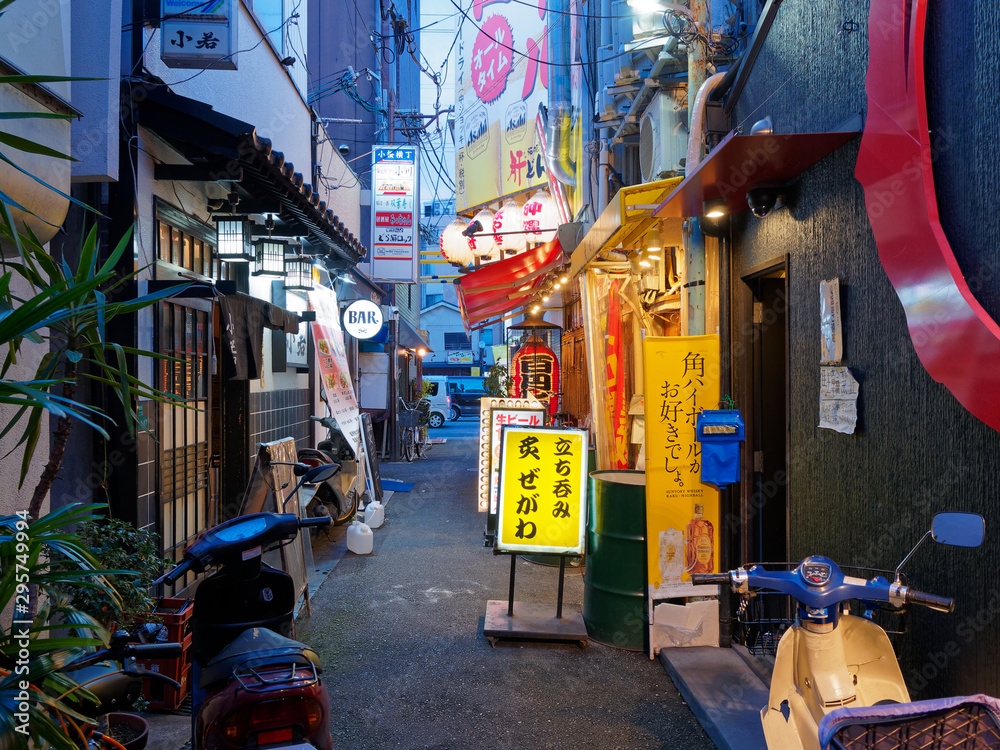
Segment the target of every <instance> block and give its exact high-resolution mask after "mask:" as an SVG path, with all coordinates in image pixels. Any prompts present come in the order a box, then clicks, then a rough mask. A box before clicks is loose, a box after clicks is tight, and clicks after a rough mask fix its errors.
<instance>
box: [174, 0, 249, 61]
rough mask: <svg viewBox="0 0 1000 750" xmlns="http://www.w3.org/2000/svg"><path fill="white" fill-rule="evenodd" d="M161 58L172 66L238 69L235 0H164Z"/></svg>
mask: <svg viewBox="0 0 1000 750" xmlns="http://www.w3.org/2000/svg"><path fill="white" fill-rule="evenodd" d="M160 18H161V22H160V59H161V60H162V61H163V64H164V65H166V66H167V67H168V68H212V69H213V70H236V60H235V57H234V55H235V53H236V26H237V19H236V18H235V17H234V14H233V0H207V2H206V1H204V0H203V1H202V2H199V0H160Z"/></svg>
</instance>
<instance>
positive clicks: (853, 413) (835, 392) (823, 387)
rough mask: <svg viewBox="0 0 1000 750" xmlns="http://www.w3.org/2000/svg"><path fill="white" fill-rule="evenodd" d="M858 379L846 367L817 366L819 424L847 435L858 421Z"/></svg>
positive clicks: (851, 432) (852, 430)
mask: <svg viewBox="0 0 1000 750" xmlns="http://www.w3.org/2000/svg"><path fill="white" fill-rule="evenodd" d="M858 391H859V385H858V381H857V380H855V379H854V376H853V375H851V371H850V370H848V369H847V368H846V367H828V366H823V367H820V368H819V426H820V427H825V428H826V429H828V430H836V431H837V432H843V433H845V434H847V435H851V434H853V433H854V428H855V426H856V425H857V423H858Z"/></svg>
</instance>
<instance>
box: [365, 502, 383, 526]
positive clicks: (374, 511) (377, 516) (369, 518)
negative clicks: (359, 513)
mask: <svg viewBox="0 0 1000 750" xmlns="http://www.w3.org/2000/svg"><path fill="white" fill-rule="evenodd" d="M384 521H385V506H384V505H382V503H380V502H379V501H378V500H372V501H371V502H370V503H368V505H367V506H366V507H365V523H366V524H368V525H369V526H370V527H371V528H373V529H377V528H378V527H379V526H381V525H382V523H383V522H384Z"/></svg>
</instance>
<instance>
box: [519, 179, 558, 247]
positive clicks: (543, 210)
mask: <svg viewBox="0 0 1000 750" xmlns="http://www.w3.org/2000/svg"><path fill="white" fill-rule="evenodd" d="M522 212H523V215H524V228H525V230H527V231H530V234H528V235H526V237H527V238H528V241H529V242H551V241H552V240H554V239H555V238H556V234H557V229H558V227H559V209H557V208H556V203H555V201H554V200H552V199H551V198H550V197H549V194H548V193H546V192H545V191H544V190H539V191H538V192H537V193H535V194H534V195H533V196H531V197H530V198H529V199H528V200H527V201H526V202H525V204H524V207H523V208H522Z"/></svg>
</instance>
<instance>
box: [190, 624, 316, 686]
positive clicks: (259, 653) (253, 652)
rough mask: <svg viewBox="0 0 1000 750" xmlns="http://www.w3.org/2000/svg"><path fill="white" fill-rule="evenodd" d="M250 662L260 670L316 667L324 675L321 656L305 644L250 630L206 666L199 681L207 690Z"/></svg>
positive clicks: (280, 636)
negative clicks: (292, 665) (277, 666)
mask: <svg viewBox="0 0 1000 750" xmlns="http://www.w3.org/2000/svg"><path fill="white" fill-rule="evenodd" d="M248 659H253V661H254V664H255V665H259V666H266V665H267V664H268V663H274V664H289V663H295V664H301V665H302V666H306V667H308V666H313V667H315V668H316V672H317V673H319V672H321V671H322V669H321V667H320V660H319V654H317V653H316V652H315V651H313V650H312V649H311V648H310V647H309V646H307V645H306V644H304V643H301V642H299V641H294V640H292V639H291V638H285V637H284V636H283V635H278V634H277V633H275V632H274V631H273V630H267V629H266V628H249V629H247V630H244V631H243V632H242V633H240V634H239V635H238V636H236V638H234V639H233V640H232V642H231V643H229V645H227V646H226V647H225V648H224V649H222V650H221V651H220V652H219V653H218V654H216V655H215V656H213V657H212V659H211V660H210V661H209V662H208V664H206V665H205V667H204V668H203V669H202V670H201V678H200V679H199V680H198V684H199V686H200V687H203V688H204V687H208V686H209V685H211V684H213V683H216V682H220V681H222V680H227V679H229V678H230V677H232V675H233V672H234V671H235V670H236V669H237V667H239V666H240V665H241V664H243V663H244V662H246V661H247V660H248Z"/></svg>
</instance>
